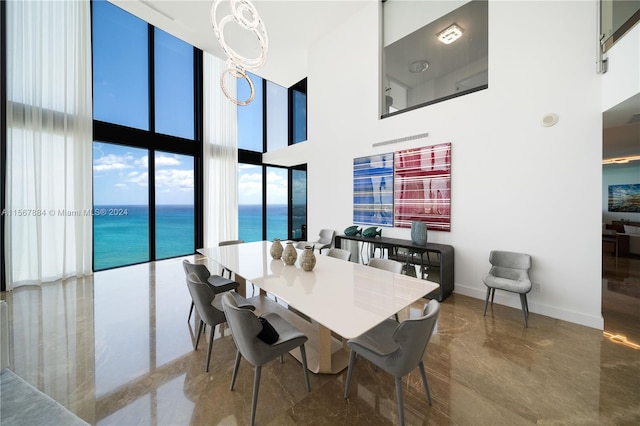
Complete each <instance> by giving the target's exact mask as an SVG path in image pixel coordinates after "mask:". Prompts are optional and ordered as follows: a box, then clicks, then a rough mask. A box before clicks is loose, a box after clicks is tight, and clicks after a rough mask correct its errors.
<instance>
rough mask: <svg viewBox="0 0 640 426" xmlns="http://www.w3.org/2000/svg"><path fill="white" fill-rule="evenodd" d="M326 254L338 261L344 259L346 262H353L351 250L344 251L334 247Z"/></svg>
mask: <svg viewBox="0 0 640 426" xmlns="http://www.w3.org/2000/svg"><path fill="white" fill-rule="evenodd" d="M326 254H327V256H329V257H335V258H337V259H342V260H346V261H349V260H351V252H350V251H349V250H344V249H340V248H335V247H334V248H330V249H329V250H327V252H326Z"/></svg>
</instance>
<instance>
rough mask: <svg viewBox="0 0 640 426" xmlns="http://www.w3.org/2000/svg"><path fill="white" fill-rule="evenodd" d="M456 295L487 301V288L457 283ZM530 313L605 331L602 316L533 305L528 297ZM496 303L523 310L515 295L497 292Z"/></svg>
mask: <svg viewBox="0 0 640 426" xmlns="http://www.w3.org/2000/svg"><path fill="white" fill-rule="evenodd" d="M453 292H454V293H456V294H462V295H464V296H469V297H473V298H474V299H480V300H483V301H484V300H485V297H486V295H487V290H486V288H482V289H478V288H474V287H467V286H463V285H460V284H458V283H456V285H455V287H454V290H453ZM527 299H528V302H529V311H530V312H533V313H536V314H539V315H544V316H547V317H551V318H556V319H559V320H562V321H568V322H572V323H574V324H580V325H584V326H586V327H591V328H595V329H597V330H603V329H604V318H603V317H602V315H599V316H591V315H585V314H583V313H581V312H573V311H567V310H564V309H559V308H557V307H555V306H549V305H545V304H541V303H532V301H531V297H528V298H527ZM493 302H494V303H497V304H500V305H504V306H509V307H512V308H515V309H522V307H521V306H520V298H519V297H518V295H517V294H515V293H509V292H506V291H497V292H496V294H495V298H494V301H493Z"/></svg>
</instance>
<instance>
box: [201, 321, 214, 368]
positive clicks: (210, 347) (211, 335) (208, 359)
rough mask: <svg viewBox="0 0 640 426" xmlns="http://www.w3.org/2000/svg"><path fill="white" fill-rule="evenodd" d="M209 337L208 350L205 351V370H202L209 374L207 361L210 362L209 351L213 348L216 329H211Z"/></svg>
mask: <svg viewBox="0 0 640 426" xmlns="http://www.w3.org/2000/svg"><path fill="white" fill-rule="evenodd" d="M209 331H210V335H209V348H208V349H207V368H206V369H205V370H204V371H206V372H207V373H208V372H209V361H211V349H212V348H213V335H214V334H216V333H215V332H216V328H215V326H214V327H211V330H209Z"/></svg>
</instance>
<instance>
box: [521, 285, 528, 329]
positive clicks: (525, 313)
mask: <svg viewBox="0 0 640 426" xmlns="http://www.w3.org/2000/svg"><path fill="white" fill-rule="evenodd" d="M520 304H521V305H522V316H523V317H524V326H525V328H526V327H529V324H528V321H527V317H528V316H529V309H528V307H527V295H526V294H524V293H523V294H521V295H520Z"/></svg>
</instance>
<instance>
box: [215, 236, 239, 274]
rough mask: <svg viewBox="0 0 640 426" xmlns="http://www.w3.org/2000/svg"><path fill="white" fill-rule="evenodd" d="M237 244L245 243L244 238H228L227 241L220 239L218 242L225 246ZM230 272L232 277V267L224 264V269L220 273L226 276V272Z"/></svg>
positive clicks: (220, 245)
mask: <svg viewBox="0 0 640 426" xmlns="http://www.w3.org/2000/svg"><path fill="white" fill-rule="evenodd" d="M235 244H244V240H226V241H220V242H219V243H218V247H223V246H232V245H235ZM227 272H228V273H229V278H231V274H232V272H231V269H227V268H225V267H224V266H223V267H222V271H220V275H222V276H223V277H224V275H225V273H227Z"/></svg>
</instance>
